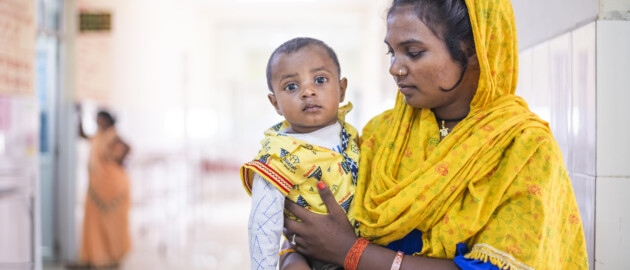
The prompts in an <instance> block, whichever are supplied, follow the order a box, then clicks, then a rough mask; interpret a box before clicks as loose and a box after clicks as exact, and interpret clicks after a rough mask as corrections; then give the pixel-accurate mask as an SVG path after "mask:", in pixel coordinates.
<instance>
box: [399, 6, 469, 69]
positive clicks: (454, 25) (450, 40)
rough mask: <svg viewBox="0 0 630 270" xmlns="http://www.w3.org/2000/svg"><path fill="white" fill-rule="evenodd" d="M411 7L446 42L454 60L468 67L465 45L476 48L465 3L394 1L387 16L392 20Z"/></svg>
mask: <svg viewBox="0 0 630 270" xmlns="http://www.w3.org/2000/svg"><path fill="white" fill-rule="evenodd" d="M403 6H409V7H411V8H412V10H413V12H414V13H416V15H417V16H418V19H420V21H422V22H423V23H424V24H425V25H426V26H427V27H428V28H429V29H430V30H431V32H433V34H435V35H436V36H437V37H439V38H441V39H442V40H444V43H446V47H447V48H448V52H449V54H450V55H451V58H453V60H455V61H457V62H458V63H460V64H461V65H462V66H463V65H465V64H466V62H467V59H466V58H467V57H466V53H465V52H464V51H463V50H462V48H461V46H460V44H461V42H463V43H465V44H467V45H468V46H470V48H474V47H475V40H474V38H473V32H472V27H471V25H470V18H469V17H468V8H467V7H466V3H465V2H464V0H394V1H393V2H392V6H391V7H390V8H389V10H388V12H387V17H388V18H389V17H390V16H391V15H392V14H393V13H394V11H396V9H397V8H400V7H403Z"/></svg>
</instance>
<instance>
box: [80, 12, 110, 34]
mask: <svg viewBox="0 0 630 270" xmlns="http://www.w3.org/2000/svg"><path fill="white" fill-rule="evenodd" d="M111 18H112V14H111V13H80V14H79V31H81V32H86V31H110V30H111V29H112V24H111Z"/></svg>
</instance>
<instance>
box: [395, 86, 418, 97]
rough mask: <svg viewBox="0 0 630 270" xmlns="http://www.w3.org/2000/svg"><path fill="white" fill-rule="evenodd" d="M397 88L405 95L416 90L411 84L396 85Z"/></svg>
mask: <svg viewBox="0 0 630 270" xmlns="http://www.w3.org/2000/svg"><path fill="white" fill-rule="evenodd" d="M398 89H399V90H400V93H401V94H403V95H407V94H411V93H412V92H414V91H415V90H416V87H414V86H411V85H398Z"/></svg>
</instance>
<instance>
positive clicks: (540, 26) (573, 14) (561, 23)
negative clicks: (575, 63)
mask: <svg viewBox="0 0 630 270" xmlns="http://www.w3.org/2000/svg"><path fill="white" fill-rule="evenodd" d="M610 1H624V0H610ZM511 2H512V7H513V8H514V16H515V17H516V30H517V32H518V39H519V41H518V47H519V49H521V50H523V49H527V48H529V47H532V46H534V45H536V44H539V43H541V42H544V41H547V40H549V39H551V38H554V37H556V36H558V35H560V34H563V33H566V32H569V31H572V30H573V29H576V28H578V27H580V26H582V25H585V24H587V23H590V22H592V21H594V20H595V19H596V18H597V15H598V12H599V2H600V1H599V0H512V1H511Z"/></svg>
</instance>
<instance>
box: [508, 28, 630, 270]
mask: <svg viewBox="0 0 630 270" xmlns="http://www.w3.org/2000/svg"><path fill="white" fill-rule="evenodd" d="M595 30H596V29H595V22H593V23H590V24H588V25H586V26H583V27H581V28H578V29H575V30H573V31H571V32H568V33H565V34H563V35H560V36H558V37H555V38H553V39H551V40H548V41H545V42H542V43H539V44H537V45H536V46H534V47H531V48H528V49H525V50H523V51H521V52H520V54H519V57H520V67H519V68H520V70H519V83H518V88H517V91H516V93H517V95H519V96H522V97H523V98H524V99H525V100H526V101H527V102H528V104H529V106H530V109H531V110H532V111H533V112H534V113H536V114H538V116H540V117H541V118H543V119H544V120H547V121H549V124H550V126H551V130H552V132H553V135H554V137H555V139H556V140H557V142H558V145H559V146H560V149H561V150H562V154H563V156H564V162H565V164H566V167H567V171H568V173H569V176H570V177H571V182H572V183H573V189H574V192H575V194H576V199H577V203H578V205H579V208H580V214H581V216H582V222H583V225H584V233H585V236H586V243H587V249H588V254H589V260H590V265H591V269H592V268H593V266H594V264H593V263H594V258H595V256H594V255H595V253H594V252H595V249H594V247H595V243H594V240H595V239H594V237H595V177H596V173H595V162H596V159H595V144H596V138H595V130H596V126H595V105H596V104H595V94H596V91H595V87H596V85H595V76H596V73H595V52H596V51H595V49H596V46H595V43H596V38H595ZM629 168H630V167H629Z"/></svg>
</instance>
